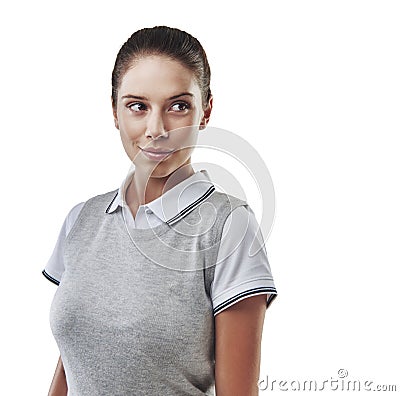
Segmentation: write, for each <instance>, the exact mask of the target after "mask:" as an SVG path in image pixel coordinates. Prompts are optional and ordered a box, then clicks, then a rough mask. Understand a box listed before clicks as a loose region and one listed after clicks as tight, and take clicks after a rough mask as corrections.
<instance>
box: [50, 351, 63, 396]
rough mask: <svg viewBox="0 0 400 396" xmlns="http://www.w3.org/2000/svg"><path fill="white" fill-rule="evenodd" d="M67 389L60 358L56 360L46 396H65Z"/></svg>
mask: <svg viewBox="0 0 400 396" xmlns="http://www.w3.org/2000/svg"><path fill="white" fill-rule="evenodd" d="M67 392H68V387H67V379H66V377H65V372H64V366H63V363H62V360H61V356H60V357H59V359H58V363H57V367H56V371H55V373H54V377H53V381H52V382H51V385H50V390H49V394H48V396H67Z"/></svg>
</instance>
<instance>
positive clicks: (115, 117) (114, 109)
mask: <svg viewBox="0 0 400 396" xmlns="http://www.w3.org/2000/svg"><path fill="white" fill-rule="evenodd" d="M111 107H112V111H113V117H114V125H115V128H117V129H119V124H118V116H117V109H116V104H115V103H114V100H113V97H112V96H111Z"/></svg>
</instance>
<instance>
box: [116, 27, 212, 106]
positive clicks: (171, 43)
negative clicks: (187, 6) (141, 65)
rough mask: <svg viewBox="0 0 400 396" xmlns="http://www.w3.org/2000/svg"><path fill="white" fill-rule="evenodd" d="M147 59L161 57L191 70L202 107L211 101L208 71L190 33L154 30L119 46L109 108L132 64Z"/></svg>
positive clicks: (147, 29) (201, 52)
mask: <svg viewBox="0 0 400 396" xmlns="http://www.w3.org/2000/svg"><path fill="white" fill-rule="evenodd" d="M149 55H162V56H166V57H169V58H171V59H174V60H176V61H178V62H180V63H181V64H182V65H183V66H186V67H187V68H188V69H189V70H191V71H192V72H193V73H194V75H195V78H196V81H197V83H198V85H199V87H200V91H201V95H202V102H203V107H206V106H207V103H208V101H209V99H210V97H211V89H210V79H211V70H210V66H209V64H208V60H207V56H206V53H205V51H204V49H203V47H202V46H201V44H200V42H199V41H198V40H197V39H196V38H195V37H193V36H191V35H190V34H189V33H187V32H184V31H182V30H179V29H176V28H170V27H168V26H154V27H153V28H144V29H140V30H138V31H136V32H135V33H133V34H132V35H131V37H129V39H128V40H127V41H126V42H125V43H124V44H123V45H122V47H121V49H120V50H119V52H118V54H117V58H116V60H115V65H114V69H113V72H112V79H111V84H112V95H111V97H112V105H113V107H114V108H116V106H117V99H118V90H119V87H120V85H121V81H122V78H123V77H124V75H125V73H126V72H127V71H128V69H129V68H130V67H131V66H132V64H133V62H134V61H136V60H139V59H141V58H144V57H146V56H149Z"/></svg>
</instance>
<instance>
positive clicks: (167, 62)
mask: <svg viewBox="0 0 400 396" xmlns="http://www.w3.org/2000/svg"><path fill="white" fill-rule="evenodd" d="M181 92H190V93H192V94H193V96H195V97H196V96H199V95H200V88H199V87H198V84H197V81H196V78H195V74H194V73H193V72H192V71H191V70H189V69H188V68H187V67H185V66H183V65H182V64H181V63H179V62H178V61H175V60H173V59H169V58H166V57H162V56H147V57H145V58H141V59H139V60H136V61H135V62H134V63H133V64H132V66H131V67H130V68H129V69H128V70H127V72H126V73H125V74H124V76H123V78H122V81H121V85H120V89H119V96H124V95H137V96H144V97H147V96H157V97H158V96H165V97H168V98H169V97H171V96H174V95H177V94H179V93H181Z"/></svg>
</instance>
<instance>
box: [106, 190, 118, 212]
mask: <svg viewBox="0 0 400 396" xmlns="http://www.w3.org/2000/svg"><path fill="white" fill-rule="evenodd" d="M117 195H118V191H117V192H116V194H115V195H114V198H113V199H112V201H111V202H110V205H108V207H107V209H106V213H108V211H109V210H110V208H111V205H112V204H113V202H114V201H115V198H117Z"/></svg>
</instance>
